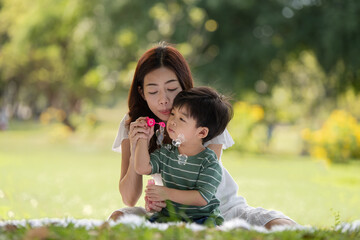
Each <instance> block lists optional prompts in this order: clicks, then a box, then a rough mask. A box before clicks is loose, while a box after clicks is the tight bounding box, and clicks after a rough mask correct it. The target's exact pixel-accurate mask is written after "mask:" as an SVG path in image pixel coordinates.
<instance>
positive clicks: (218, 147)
mask: <svg viewBox="0 0 360 240" xmlns="http://www.w3.org/2000/svg"><path fill="white" fill-rule="evenodd" d="M222 146H223V145H222V144H209V146H208V148H210V149H211V150H213V151H214V152H215V154H216V156H217V158H218V160H219V159H220V157H221V149H222Z"/></svg>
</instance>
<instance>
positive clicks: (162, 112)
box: [159, 110, 170, 115]
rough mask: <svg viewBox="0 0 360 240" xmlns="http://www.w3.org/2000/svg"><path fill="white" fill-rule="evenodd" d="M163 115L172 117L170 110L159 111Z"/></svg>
mask: <svg viewBox="0 0 360 240" xmlns="http://www.w3.org/2000/svg"><path fill="white" fill-rule="evenodd" d="M159 112H160V113H161V114H164V115H170V110H165V111H159Z"/></svg>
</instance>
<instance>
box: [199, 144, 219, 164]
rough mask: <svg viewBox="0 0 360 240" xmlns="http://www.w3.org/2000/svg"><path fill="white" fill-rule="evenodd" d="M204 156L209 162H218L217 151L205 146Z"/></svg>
mask: <svg viewBox="0 0 360 240" xmlns="http://www.w3.org/2000/svg"><path fill="white" fill-rule="evenodd" d="M202 153H203V154H202V156H203V157H205V158H206V159H207V160H208V161H209V162H217V163H218V159H217V156H216V153H215V152H214V151H213V150H211V149H210V148H208V147H205V150H204V151H203V152H202Z"/></svg>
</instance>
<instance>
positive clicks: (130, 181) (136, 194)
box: [119, 139, 143, 207]
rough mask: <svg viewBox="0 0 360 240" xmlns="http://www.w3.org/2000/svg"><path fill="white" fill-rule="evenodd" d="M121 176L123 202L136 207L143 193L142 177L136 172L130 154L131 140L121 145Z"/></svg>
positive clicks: (125, 140)
mask: <svg viewBox="0 0 360 240" xmlns="http://www.w3.org/2000/svg"><path fill="white" fill-rule="evenodd" d="M121 152H122V156H121V157H122V159H121V174H120V181H119V191H120V194H121V197H122V200H123V202H124V203H125V205H127V206H131V207H132V206H135V204H136V202H137V201H138V200H139V198H140V196H141V193H142V187H143V186H142V185H143V181H142V176H141V175H139V174H137V173H136V172H135V168H134V161H133V159H132V158H131V153H130V140H129V139H124V140H123V141H122V143H121Z"/></svg>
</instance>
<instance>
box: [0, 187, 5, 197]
mask: <svg viewBox="0 0 360 240" xmlns="http://www.w3.org/2000/svg"><path fill="white" fill-rule="evenodd" d="M4 197H5V194H4V192H3V191H2V190H1V189H0V199H1V198H4Z"/></svg>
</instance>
